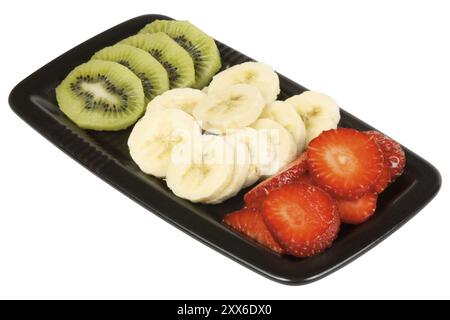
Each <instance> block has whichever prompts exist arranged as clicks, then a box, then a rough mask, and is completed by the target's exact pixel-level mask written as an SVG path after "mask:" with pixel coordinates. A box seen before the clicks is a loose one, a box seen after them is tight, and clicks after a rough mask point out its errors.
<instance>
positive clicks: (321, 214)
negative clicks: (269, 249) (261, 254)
mask: <svg viewBox="0 0 450 320" xmlns="http://www.w3.org/2000/svg"><path fill="white" fill-rule="evenodd" d="M262 216H263V219H264V221H265V222H266V225H267V227H268V228H269V230H270V232H271V233H272V235H273V236H274V238H275V239H276V240H277V241H278V243H279V244H280V246H281V247H282V248H284V249H285V250H286V252H287V253H289V254H291V255H294V256H297V257H309V256H312V255H315V254H318V253H320V252H322V251H324V250H325V249H326V248H328V247H329V246H331V244H332V242H333V240H334V239H335V238H336V236H337V234H338V232H339V226H340V218H339V213H338V211H337V208H336V205H335V202H334V200H333V199H332V198H331V197H330V195H329V194H328V193H327V192H325V191H323V190H322V189H320V188H319V187H315V186H313V185H310V184H306V183H294V184H289V185H285V186H283V187H281V188H279V189H277V190H273V191H272V192H270V193H269V195H268V196H267V197H266V199H265V200H264V204H263V211H262Z"/></svg>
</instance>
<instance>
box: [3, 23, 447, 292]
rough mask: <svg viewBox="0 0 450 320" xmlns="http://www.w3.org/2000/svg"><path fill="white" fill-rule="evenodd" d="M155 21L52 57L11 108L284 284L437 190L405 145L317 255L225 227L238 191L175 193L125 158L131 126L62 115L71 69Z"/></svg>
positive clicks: (388, 228) (150, 204) (316, 271)
mask: <svg viewBox="0 0 450 320" xmlns="http://www.w3.org/2000/svg"><path fill="white" fill-rule="evenodd" d="M155 19H170V18H168V17H165V16H161V15H144V16H140V17H137V18H134V19H131V20H128V21H126V22H124V23H122V24H120V25H118V26H116V27H113V28H111V29H109V30H107V31H105V32H103V33H101V34H99V35H97V36H95V37H94V38H92V39H90V40H88V41H86V42H84V43H82V44H80V45H79V46H77V47H75V48H74V49H72V50H70V51H68V52H66V53H65V54H63V55H62V56H60V57H58V58H57V59H55V60H53V61H52V62H50V63H49V64H47V65H45V66H44V67H42V68H41V69H39V70H38V71H36V72H35V73H33V74H32V75H31V76H29V77H28V78H26V79H25V80H23V81H22V82H20V83H19V84H18V85H17V86H16V87H15V88H14V89H13V91H12V92H11V95H10V97H9V103H10V105H11V108H12V109H13V110H14V111H15V112H16V113H17V114H18V115H19V116H20V117H21V118H22V119H23V120H24V121H25V122H27V123H28V124H29V125H30V126H32V127H33V128H34V129H36V131H38V132H39V133H40V134H42V135H43V136H44V137H46V138H47V139H48V140H50V141H51V142H52V143H54V144H55V145H57V146H58V147H59V148H60V149H61V150H63V151H64V152H66V153H67V154H68V155H70V156H71V157H72V158H73V159H75V160H76V161H77V162H79V163H80V164H82V165H83V166H85V167H86V168H87V169H88V170H90V171H91V172H93V173H94V174H96V175H97V176H99V177H100V178H102V179H103V180H105V181H107V182H108V183H109V184H111V185H113V186H114V187H115V188H117V189H118V190H119V191H121V192H122V193H124V194H125V195H127V196H128V197H130V198H132V199H134V200H135V201H136V202H138V203H139V204H140V205H142V206H144V207H145V208H147V209H149V210H151V211H152V212H154V213H155V214H157V215H158V216H160V217H161V218H163V219H164V220H166V221H167V222H169V223H172V224H173V225H175V226H177V227H178V228H179V229H181V230H183V231H184V232H186V233H188V234H189V235H191V236H193V237H194V238H196V239H198V240H200V241H201V242H203V243H205V244H207V245H208V246H210V247H212V248H213V249H215V250H217V251H219V252H220V253H222V254H224V255H226V256H228V257H230V258H231V259H234V260H235V261H237V262H239V263H241V264H243V265H244V266H246V267H248V268H250V269H252V270H254V271H256V272H258V273H260V274H262V275H264V276H266V277H268V278H270V279H272V280H276V281H279V282H282V283H286V284H305V283H308V282H311V281H314V280H317V279H319V278H321V277H323V276H325V275H327V274H329V273H331V272H333V271H335V270H337V269H339V268H340V267H342V266H343V265H345V264H347V263H349V262H350V261H351V260H353V259H355V258H357V257H358V256H359V255H361V254H362V253H364V252H366V251H367V250H369V249H370V248H372V247H373V246H375V245H376V244H378V243H379V242H380V241H382V240H383V239H385V238H386V237H387V236H389V235H390V234H391V233H392V232H394V231H395V230H396V229H398V228H399V227H400V226H402V225H403V224H404V223H405V222H407V221H408V220H409V219H410V218H411V217H413V216H414V215H415V214H416V213H417V212H419V210H420V209H422V208H423V207H424V206H425V205H426V204H427V203H428V202H429V201H430V200H431V199H432V198H433V197H434V196H435V195H436V193H437V192H438V190H439V188H440V185H441V179H440V175H439V172H438V171H437V170H436V169H435V168H434V167H433V166H432V165H430V164H429V163H428V162H426V161H425V160H424V159H422V158H421V157H419V156H418V155H416V154H414V153H413V152H411V151H410V150H408V149H406V148H405V152H406V160H407V165H406V170H405V172H404V174H403V175H402V176H401V177H400V178H399V179H398V180H397V181H396V182H395V183H394V184H392V185H391V186H390V187H389V188H388V189H387V190H386V191H385V192H383V194H382V195H381V196H380V198H379V203H378V209H377V212H376V214H375V216H374V217H373V218H372V219H370V220H369V221H367V222H366V223H364V224H362V225H360V226H357V227H350V226H345V225H344V226H343V227H342V230H341V232H340V234H339V237H338V239H337V240H336V241H335V243H334V244H333V246H332V247H331V248H330V249H328V250H327V251H325V252H324V253H323V254H321V255H318V256H316V257H312V258H308V259H297V258H293V257H288V256H278V255H276V254H273V253H271V252H269V251H267V250H266V249H265V248H263V247H261V246H259V245H257V244H255V243H253V242H252V241H249V240H247V239H246V238H243V237H241V236H240V235H239V234H237V233H235V232H233V231H231V230H229V229H228V228H227V227H226V226H224V225H223V224H222V223H221V220H222V218H223V216H224V214H226V213H227V212H230V211H233V210H236V209H238V208H240V207H241V206H242V204H243V201H242V195H243V193H244V191H242V192H241V193H240V194H239V195H237V196H236V197H234V198H232V199H230V200H228V201H226V202H225V203H223V204H220V205H201V204H192V203H190V202H188V201H185V200H183V199H180V198H177V197H176V196H174V195H173V194H172V193H171V192H170V190H169V189H168V188H167V187H166V185H165V182H164V181H162V180H160V179H156V178H153V177H151V176H148V175H146V174H144V173H142V172H141V171H139V169H138V167H137V166H136V165H135V164H134V163H133V162H132V160H131V158H130V156H129V154H128V147H127V144H126V141H127V138H128V135H129V133H130V130H131V129H128V130H125V131H121V132H95V131H87V130H83V129H80V128H78V127H77V126H76V125H74V124H73V123H72V122H71V121H70V120H68V118H66V117H65V116H64V115H63V114H62V113H61V112H60V110H59V108H58V106H57V104H56V99H55V92H54V89H55V87H56V86H57V85H58V84H59V83H60V82H61V81H62V80H63V79H64V78H65V76H66V75H67V74H68V73H69V72H70V71H71V70H72V69H73V68H74V67H76V66H77V65H79V64H81V63H83V62H85V61H87V60H89V58H90V57H91V56H92V55H93V54H94V53H95V52H96V51H98V50H100V49H102V48H103V47H105V46H109V45H112V44H114V43H116V42H117V41H119V40H121V39H123V38H126V37H128V36H131V35H133V34H135V33H137V32H138V31H139V30H140V29H141V28H142V27H143V26H144V25H146V24H147V23H150V22H152V21H153V20H155ZM205 31H206V32H208V30H205ZM218 46H219V50H220V53H221V57H222V63H223V65H224V66H229V65H234V64H238V63H242V62H245V61H249V60H251V59H250V58H249V57H247V56H245V55H243V54H241V53H240V52H238V51H236V50H234V49H232V48H230V47H227V46H226V45H224V44H222V43H220V42H218ZM280 82H281V94H280V96H279V99H285V98H287V97H290V96H292V95H295V94H298V93H301V92H303V91H305V90H306V88H304V87H302V86H301V85H298V84H296V83H295V82H293V81H291V80H289V79H287V78H285V77H283V76H281V75H280ZM341 115H342V119H341V123H340V125H341V126H343V127H352V128H355V129H359V130H370V129H373V128H372V127H371V126H369V125H367V124H366V123H364V122H362V121H361V120H359V119H357V118H355V117H354V116H352V115H351V114H349V113H347V112H345V111H344V110H341Z"/></svg>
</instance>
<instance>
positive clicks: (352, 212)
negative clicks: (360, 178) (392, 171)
mask: <svg viewBox="0 0 450 320" xmlns="http://www.w3.org/2000/svg"><path fill="white" fill-rule="evenodd" d="M377 198H378V195H377V194H376V193H368V194H366V195H364V196H362V197H361V198H359V199H357V200H342V199H338V200H336V204H337V207H338V211H339V214H340V216H341V220H342V222H344V223H349V224H360V223H362V222H364V221H366V220H367V219H369V218H370V217H371V216H372V215H373V213H374V212H375V209H376V207H377Z"/></svg>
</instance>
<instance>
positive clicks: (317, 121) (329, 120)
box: [286, 91, 341, 144]
mask: <svg viewBox="0 0 450 320" xmlns="http://www.w3.org/2000/svg"><path fill="white" fill-rule="evenodd" d="M286 102H288V103H290V104H291V105H292V106H293V107H294V108H295V110H296V111H297V113H298V114H299V115H300V116H301V117H302V119H303V122H304V123H305V128H306V143H307V144H308V143H309V142H310V141H311V140H312V139H314V138H315V137H317V136H318V135H319V134H320V133H322V131H325V130H330V129H336V127H337V125H338V123H339V120H340V118H341V115H340V112H339V106H338V105H337V103H336V102H335V101H334V100H333V99H332V98H330V97H329V96H327V95H325V94H323V93H319V92H315V91H305V92H303V93H302V94H299V95H296V96H293V97H291V98H289V99H287V100H286Z"/></svg>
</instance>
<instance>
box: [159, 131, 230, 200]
mask: <svg viewBox="0 0 450 320" xmlns="http://www.w3.org/2000/svg"><path fill="white" fill-rule="evenodd" d="M184 146H185V145H184V144H180V145H178V146H177V150H176V152H175V154H176V156H172V158H171V161H170V163H169V166H168V169H167V176H166V182H167V186H168V187H169V188H170V189H171V190H172V192H173V193H174V194H175V195H177V196H178V197H180V198H183V199H187V200H190V201H192V202H208V201H212V199H214V198H216V197H218V195H219V194H220V192H221V191H222V190H223V189H224V188H225V187H226V186H227V185H228V183H229V182H230V181H231V179H232V176H233V172H234V159H235V156H234V149H233V147H232V145H231V144H230V143H228V142H227V141H226V139H225V138H224V137H223V136H215V135H203V136H202V137H201V139H199V141H198V143H196V144H195V146H194V154H193V155H192V157H190V156H183V155H184V154H185V152H186V150H187V152H186V154H189V152H190V147H189V146H187V147H186V148H185V147H184Z"/></svg>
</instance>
